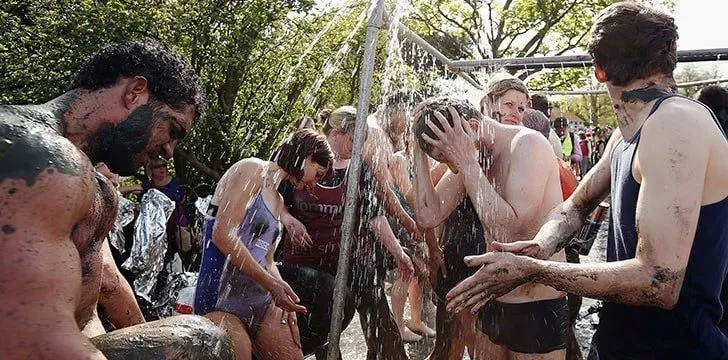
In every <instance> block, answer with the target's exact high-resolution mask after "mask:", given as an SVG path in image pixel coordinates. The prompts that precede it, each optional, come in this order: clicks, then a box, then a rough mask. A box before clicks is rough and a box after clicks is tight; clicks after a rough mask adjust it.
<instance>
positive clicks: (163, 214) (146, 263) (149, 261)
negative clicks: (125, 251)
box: [121, 189, 175, 303]
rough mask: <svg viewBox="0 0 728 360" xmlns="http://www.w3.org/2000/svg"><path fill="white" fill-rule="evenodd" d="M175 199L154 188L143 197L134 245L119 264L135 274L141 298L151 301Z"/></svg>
mask: <svg viewBox="0 0 728 360" xmlns="http://www.w3.org/2000/svg"><path fill="white" fill-rule="evenodd" d="M174 207H175V204H174V201H172V200H170V199H169V198H168V197H167V196H166V195H164V194H163V193H162V192H160V191H159V190H156V189H150V190H149V191H147V193H146V194H144V196H143V197H142V201H141V210H140V212H139V217H138V218H137V221H136V224H134V244H133V245H132V248H131V254H129V258H128V259H127V260H126V261H125V262H124V263H123V264H121V266H122V267H123V268H124V269H127V270H129V271H131V272H133V273H134V274H136V279H135V280H134V288H135V289H136V293H137V295H138V296H139V297H141V298H142V299H144V300H146V301H149V302H150V303H151V302H153V300H152V293H153V292H154V287H155V286H156V285H157V277H158V276H159V273H160V272H161V271H162V269H163V268H164V256H165V254H166V252H167V220H168V219H169V217H170V216H171V215H172V211H174Z"/></svg>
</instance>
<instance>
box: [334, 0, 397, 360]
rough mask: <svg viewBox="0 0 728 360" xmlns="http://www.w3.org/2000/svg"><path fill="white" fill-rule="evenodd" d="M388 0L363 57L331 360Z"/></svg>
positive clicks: (371, 23) (372, 23) (375, 17)
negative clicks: (377, 56)
mask: <svg viewBox="0 0 728 360" xmlns="http://www.w3.org/2000/svg"><path fill="white" fill-rule="evenodd" d="M383 12H384V0H377V5H376V7H375V8H374V9H373V10H372V12H371V14H370V15H369V20H368V22H367V33H366V40H365V48H364V59H363V60H362V72H361V83H360V84H359V103H358V104H357V108H356V126H355V129H354V149H353V151H352V154H351V160H350V161H349V174H348V178H347V184H346V185H347V186H346V205H345V207H344V220H343V224H342V226H341V245H340V247H339V263H338V266H337V269H336V279H335V284H336V285H335V287H334V308H333V311H332V314H331V328H330V331H329V345H328V353H327V354H326V359H327V360H337V359H338V358H339V340H340V338H341V322H342V320H343V317H344V304H345V303H346V293H347V291H346V285H347V282H348V278H349V259H350V253H351V243H352V238H353V235H354V216H355V215H356V213H357V205H358V204H357V195H358V190H359V174H360V173H361V152H362V147H363V146H364V138H365V136H366V130H367V116H368V115H369V96H370V94H371V88H372V77H373V75H374V62H375V56H376V45H377V33H378V32H379V29H381V28H382V25H383V22H382V14H383Z"/></svg>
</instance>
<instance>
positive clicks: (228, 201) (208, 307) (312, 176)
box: [195, 130, 333, 360]
mask: <svg viewBox="0 0 728 360" xmlns="http://www.w3.org/2000/svg"><path fill="white" fill-rule="evenodd" d="M332 162H333V154H332V152H331V148H330V147H329V145H328V143H327V142H326V138H325V137H324V136H323V135H319V134H318V133H316V132H315V131H313V130H299V131H297V132H295V133H294V134H293V135H291V136H290V137H289V138H288V139H286V140H285V141H284V142H283V143H282V144H281V145H280V146H279V147H278V149H277V150H276V153H275V154H274V161H265V160H260V159H256V158H248V159H243V160H240V161H239V162H237V163H236V164H235V165H233V166H232V167H230V169H228V171H227V172H226V173H225V175H224V176H223V177H222V179H221V180H220V183H219V184H218V186H217V190H216V191H215V195H214V196H213V198H212V202H211V204H210V209H209V210H208V217H207V220H206V231H205V237H204V243H205V244H204V252H203V260H202V266H201V269H200V277H199V279H198V281H197V289H196V291H195V313H197V314H200V315H205V316H207V317H208V318H209V319H211V320H212V321H213V322H215V323H216V324H217V325H218V326H220V327H222V328H224V329H225V330H227V331H228V333H229V334H230V336H231V337H232V339H233V345H234V348H235V354H236V357H237V359H238V360H242V359H246V360H247V359H251V358H252V353H253V351H255V355H256V357H257V358H258V359H260V360H266V359H302V358H303V354H302V352H301V348H300V340H299V338H298V327H297V325H296V321H295V320H296V316H295V312H305V311H306V308H304V307H303V306H300V305H298V304H297V303H298V302H299V298H298V296H297V295H296V294H295V293H294V292H293V290H292V289H291V287H290V286H289V285H288V284H287V283H286V282H285V281H283V280H282V279H281V276H280V274H279V273H278V270H277V267H276V266H275V265H274V264H273V254H274V253H275V249H276V246H277V244H278V239H279V235H280V225H281V224H283V225H285V226H286V228H287V229H288V230H289V231H290V232H291V233H296V232H301V229H304V227H303V225H302V224H301V223H300V222H298V221H297V220H295V219H294V218H293V217H291V216H290V215H289V214H288V212H287V211H285V206H283V200H282V198H281V196H280V194H278V192H277V189H278V185H279V184H280V183H281V181H289V182H291V183H293V184H294V185H295V186H296V187H297V188H303V187H305V186H311V185H313V184H316V182H317V181H318V180H319V179H320V178H321V177H322V176H323V175H325V174H326V173H327V172H328V170H329V168H330V167H331V164H332Z"/></svg>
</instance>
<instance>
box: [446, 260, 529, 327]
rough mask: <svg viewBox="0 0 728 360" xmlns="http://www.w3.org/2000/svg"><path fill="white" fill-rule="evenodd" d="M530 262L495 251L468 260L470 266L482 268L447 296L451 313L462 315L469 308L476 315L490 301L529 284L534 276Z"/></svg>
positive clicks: (466, 261) (448, 308)
mask: <svg viewBox="0 0 728 360" xmlns="http://www.w3.org/2000/svg"><path fill="white" fill-rule="evenodd" d="M527 259H528V258H526V257H521V256H516V255H513V254H510V253H495V252H489V253H487V254H483V255H478V256H468V257H466V258H465V263H466V264H467V265H468V266H470V267H475V266H480V269H479V270H478V271H477V272H476V273H475V274H473V276H470V277H468V278H467V279H465V280H463V281H461V282H460V283H459V284H458V285H457V286H455V287H454V288H453V289H452V290H450V292H449V293H448V294H447V297H446V300H447V310H448V311H450V312H452V313H458V312H460V311H462V310H465V309H468V308H469V309H470V311H471V312H472V313H476V312H477V311H478V310H479V309H480V308H481V307H482V306H483V305H485V304H486V303H487V302H488V301H490V300H492V299H495V298H498V297H501V296H503V295H505V294H507V293H509V292H511V290H513V289H515V288H517V287H518V286H520V285H523V284H524V283H526V282H528V280H529V276H530V274H529V271H528V269H529V267H528V263H527Z"/></svg>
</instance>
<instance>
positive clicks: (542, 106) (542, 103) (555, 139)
mask: <svg viewBox="0 0 728 360" xmlns="http://www.w3.org/2000/svg"><path fill="white" fill-rule="evenodd" d="M531 108H532V109H535V110H538V111H540V112H541V113H543V114H544V115H545V116H546V120H547V121H548V119H549V118H550V117H551V113H550V111H549V109H550V106H549V101H548V99H546V96H545V95H542V94H533V95H531ZM546 138H547V139H549V142H550V143H551V146H552V147H553V148H554V154H556V156H558V157H561V154H562V150H561V141H559V136H558V135H556V132H555V131H554V129H552V128H551V127H549V132H548V135H546Z"/></svg>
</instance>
